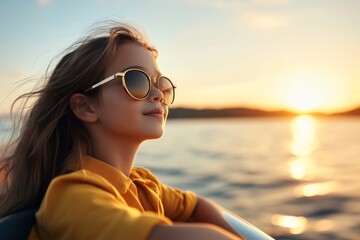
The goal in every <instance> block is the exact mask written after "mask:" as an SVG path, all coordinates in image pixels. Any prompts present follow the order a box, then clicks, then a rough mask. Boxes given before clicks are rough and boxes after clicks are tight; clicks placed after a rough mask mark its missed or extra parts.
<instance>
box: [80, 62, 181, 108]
mask: <svg viewBox="0 0 360 240" xmlns="http://www.w3.org/2000/svg"><path fill="white" fill-rule="evenodd" d="M119 77H121V82H122V85H123V87H124V89H125V91H126V92H127V94H129V95H130V96H131V97H132V98H134V99H136V100H144V99H146V98H147V97H148V96H149V95H150V90H151V78H150V76H149V75H148V74H147V73H146V72H144V71H143V70H141V69H137V68H129V69H126V70H125V71H123V72H119V73H115V74H114V75H112V76H110V77H108V78H105V79H104V80H102V81H100V82H98V83H96V84H94V85H92V86H91V87H89V88H88V89H86V90H85V92H89V91H91V90H93V89H95V88H97V87H99V86H101V85H103V84H105V83H107V82H110V81H112V80H114V79H117V78H119ZM154 85H155V87H156V88H157V89H159V90H160V91H161V92H162V93H163V96H164V97H163V103H164V104H165V105H167V106H169V105H171V104H172V103H173V102H174V99H175V88H176V86H175V85H174V84H173V83H172V82H171V80H170V79H168V78H167V77H164V76H160V77H158V78H157V80H156V82H155V84H154Z"/></svg>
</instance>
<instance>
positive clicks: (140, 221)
mask: <svg viewBox="0 0 360 240" xmlns="http://www.w3.org/2000/svg"><path fill="white" fill-rule="evenodd" d="M84 166H85V167H84V169H82V170H79V171H75V172H72V173H70V174H66V175H63V176H60V177H57V178H55V179H54V180H53V181H52V182H51V184H50V185H49V188H48V190H47V192H46V195H45V197H44V199H43V201H42V204H41V206H40V209H39V211H38V212H37V213H36V221H37V223H36V225H35V226H34V227H33V228H32V231H31V233H30V236H29V239H74V240H75V239H124V240H125V239H131V240H134V239H136V240H141V239H147V237H148V236H149V233H150V231H151V230H152V229H153V227H155V225H157V224H159V223H163V224H171V223H172V221H179V222H181V221H186V220H188V219H189V218H190V217H191V214H192V212H193V210H194V208H195V204H196V195H195V194H194V193H192V192H183V191H180V190H177V189H174V188H171V187H168V186H165V185H163V184H161V183H160V182H159V180H158V179H157V178H156V177H155V176H154V175H153V174H152V173H151V172H150V171H149V170H147V169H144V168H138V167H135V168H133V169H132V171H131V174H130V176H129V177H127V176H125V175H124V174H123V173H122V172H121V171H120V170H118V169H116V168H114V167H113V166H111V165H109V164H107V163H105V162H102V161H99V160H96V159H94V158H91V157H86V159H85V164H84Z"/></svg>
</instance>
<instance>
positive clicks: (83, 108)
mask: <svg viewBox="0 0 360 240" xmlns="http://www.w3.org/2000/svg"><path fill="white" fill-rule="evenodd" d="M70 108H71V110H72V112H73V113H74V114H75V116H76V117H77V118H79V119H80V120H82V121H84V122H87V123H93V122H96V121H98V116H97V114H96V111H95V107H94V104H93V102H92V101H91V100H90V99H89V98H88V97H87V96H85V95H84V94H81V93H75V94H73V95H72V96H71V97H70Z"/></svg>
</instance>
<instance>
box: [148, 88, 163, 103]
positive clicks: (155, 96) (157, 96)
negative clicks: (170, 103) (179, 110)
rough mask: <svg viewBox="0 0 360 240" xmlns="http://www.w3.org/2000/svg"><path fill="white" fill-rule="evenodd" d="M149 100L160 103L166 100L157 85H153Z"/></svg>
mask: <svg viewBox="0 0 360 240" xmlns="http://www.w3.org/2000/svg"><path fill="white" fill-rule="evenodd" d="M148 100H149V101H151V102H160V103H162V102H163V101H164V94H163V92H162V91H160V90H159V89H158V88H157V87H155V86H154V85H152V86H151V90H150V95H149V97H148Z"/></svg>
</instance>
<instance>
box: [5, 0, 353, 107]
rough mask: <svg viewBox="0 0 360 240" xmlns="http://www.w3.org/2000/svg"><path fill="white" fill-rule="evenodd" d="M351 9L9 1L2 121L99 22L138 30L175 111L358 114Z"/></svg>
mask: <svg viewBox="0 0 360 240" xmlns="http://www.w3.org/2000/svg"><path fill="white" fill-rule="evenodd" d="M359 12H360V1H358V0H137V1H130V0H87V1H85V0H78V1H72V0H37V1H35V0H28V1H25V0H22V1H21V0H13V1H3V2H2V3H0V30H1V35H0V41H1V45H0V53H1V55H0V78H1V83H2V87H1V89H0V113H7V112H8V111H9V106H10V103H11V102H12V100H13V99H14V98H15V97H16V96H17V95H18V94H20V93H22V92H23V91H25V90H26V88H30V87H31V84H30V85H26V86H25V87H23V89H18V90H16V91H14V92H12V93H10V92H11V90H12V89H13V88H14V87H15V86H16V83H17V82H18V81H19V80H21V79H24V78H26V77H31V76H34V75H39V74H43V73H44V71H45V70H46V67H47V65H48V63H49V62H50V60H51V59H52V58H53V57H55V56H56V55H58V54H59V53H61V51H62V50H64V49H65V48H66V47H68V46H70V45H71V44H72V43H73V42H74V41H76V40H77V39H78V38H79V37H81V36H83V35H84V34H86V33H87V31H88V29H89V26H91V25H92V24H93V23H96V22H99V21H102V20H111V19H113V20H118V21H122V22H126V23H131V24H135V26H140V27H141V28H142V29H144V30H145V31H146V33H147V34H148V36H149V38H150V41H151V43H152V44H153V45H154V46H156V47H157V48H158V50H159V58H158V63H159V66H160V69H161V71H162V73H163V74H164V75H166V76H169V77H170V78H171V79H173V81H174V82H176V84H177V86H178V88H177V93H176V94H177V95H176V96H177V98H176V102H175V104H174V107H180V106H182V107H196V108H220V107H237V106H244V107H256V108H262V109H266V110H277V109H288V110H293V111H298V112H304V111H305V112H306V111H313V110H316V111H322V112H326V113H330V112H337V111H343V110H349V109H352V108H355V107H358V106H360V14H359Z"/></svg>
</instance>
